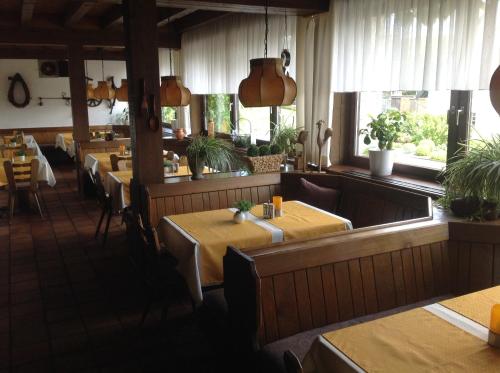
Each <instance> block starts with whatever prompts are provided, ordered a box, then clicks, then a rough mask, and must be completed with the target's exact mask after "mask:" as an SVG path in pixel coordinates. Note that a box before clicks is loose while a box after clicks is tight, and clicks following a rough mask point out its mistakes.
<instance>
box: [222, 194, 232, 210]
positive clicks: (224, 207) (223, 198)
mask: <svg viewBox="0 0 500 373" xmlns="http://www.w3.org/2000/svg"><path fill="white" fill-rule="evenodd" d="M229 207H233V205H232V204H231V205H229V204H228V203H227V190H220V191H219V208H221V209H227V208H229Z"/></svg>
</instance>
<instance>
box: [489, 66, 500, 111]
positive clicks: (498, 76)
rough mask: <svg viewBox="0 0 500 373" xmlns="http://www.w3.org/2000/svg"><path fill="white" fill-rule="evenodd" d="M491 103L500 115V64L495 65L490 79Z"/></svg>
mask: <svg viewBox="0 0 500 373" xmlns="http://www.w3.org/2000/svg"><path fill="white" fill-rule="evenodd" d="M490 99H491V104H492V105H493V107H494V108H495V110H496V111H497V113H498V114H499V115H500V66H498V67H497V69H496V70H495V72H494V73H493V76H492V77H491V81H490Z"/></svg>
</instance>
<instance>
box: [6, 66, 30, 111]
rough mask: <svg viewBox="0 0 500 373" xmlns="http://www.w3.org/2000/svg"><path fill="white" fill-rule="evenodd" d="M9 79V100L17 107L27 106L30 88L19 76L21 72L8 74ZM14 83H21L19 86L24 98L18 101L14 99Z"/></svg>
mask: <svg viewBox="0 0 500 373" xmlns="http://www.w3.org/2000/svg"><path fill="white" fill-rule="evenodd" d="M9 80H10V85H9V91H8V99H9V102H10V103H11V104H12V105H14V106H15V107H17V108H24V107H26V106H28V105H29V103H30V101H31V95H30V90H29V88H28V85H27V84H26V82H25V81H24V79H23V77H22V76H21V74H19V73H16V74H15V75H14V76H9ZM16 84H21V88H22V90H23V93H24V100H22V101H20V102H18V101H16V98H15V95H14V91H15V89H16Z"/></svg>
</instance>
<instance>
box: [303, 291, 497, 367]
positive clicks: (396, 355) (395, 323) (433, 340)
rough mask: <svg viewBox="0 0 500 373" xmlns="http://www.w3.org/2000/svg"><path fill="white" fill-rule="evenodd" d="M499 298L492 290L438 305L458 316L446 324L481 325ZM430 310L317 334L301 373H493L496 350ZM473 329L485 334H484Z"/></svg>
mask: <svg viewBox="0 0 500 373" xmlns="http://www.w3.org/2000/svg"><path fill="white" fill-rule="evenodd" d="M499 294H500V287H496V288H494V289H488V290H486V291H483V292H478V293H474V294H468V295H466V296H463V297H459V298H454V299H451V300H448V301H444V302H441V303H440V304H439V305H445V307H446V308H449V309H450V310H453V311H455V309H456V310H457V311H455V312H457V313H458V315H457V314H456V313H454V312H452V313H451V314H452V316H451V317H452V318H456V317H460V314H462V313H463V315H470V316H471V317H470V319H471V320H474V321H476V320H475V319H477V320H480V321H481V322H480V323H483V322H484V319H485V313H488V318H489V312H490V310H491V306H492V305H493V304H494V303H496V302H498V296H499ZM439 305H438V306H439ZM433 306H434V305H433ZM433 306H430V307H431V308H428V307H426V308H417V309H414V310H411V311H408V312H403V313H399V314H396V315H393V316H390V317H385V318H382V319H378V320H375V321H372V322H368V323H364V324H359V325H355V326H351V327H348V328H345V329H341V330H337V331H333V332H330V333H325V334H323V335H322V336H321V337H318V339H316V340H315V342H314V343H313V345H312V346H311V349H310V351H309V352H308V354H307V355H306V357H305V359H304V362H303V365H304V371H305V372H307V373H312V372H315V373H323V372H330V371H332V372H353V371H356V369H355V368H361V369H363V370H365V371H367V372H409V371H411V372H428V371H440V372H452V371H453V372H494V371H499V369H500V349H496V348H493V347H490V346H489V345H488V344H487V343H486V341H485V340H483V339H480V338H478V337H477V336H475V335H473V334H471V333H470V332H469V331H466V328H465V327H463V326H460V327H459V326H458V325H463V324H461V323H457V324H455V325H454V324H453V323H451V322H450V321H449V320H446V319H445V317H444V316H439V315H438V314H435V313H433V312H431V311H430V310H431V309H434V308H432V307H433ZM446 308H444V309H446ZM458 310H461V312H458ZM446 317H449V316H446ZM472 324H474V323H472ZM487 324H489V321H488V323H487ZM456 325H457V326H456ZM474 325H477V327H478V328H482V329H483V330H484V331H485V333H486V330H487V329H485V328H483V327H482V326H480V325H478V324H474ZM475 328H476V327H475ZM486 335H487V333H486Z"/></svg>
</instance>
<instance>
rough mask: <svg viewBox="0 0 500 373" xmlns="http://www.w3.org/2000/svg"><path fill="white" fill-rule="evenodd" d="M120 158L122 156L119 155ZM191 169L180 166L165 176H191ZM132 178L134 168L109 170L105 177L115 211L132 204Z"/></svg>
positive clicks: (207, 169) (207, 170)
mask: <svg viewBox="0 0 500 373" xmlns="http://www.w3.org/2000/svg"><path fill="white" fill-rule="evenodd" d="M119 158H120V156H119ZM210 172H211V170H210V169H209V168H208V167H205V169H204V171H203V173H204V174H207V173H210ZM190 175H191V171H190V170H189V167H188V166H179V170H178V171H177V172H167V171H165V172H164V174H163V176H164V178H170V177H180V176H190ZM131 179H132V170H123V171H108V172H106V174H105V177H104V188H105V190H106V192H107V193H108V194H109V195H110V196H111V197H112V198H111V201H112V205H113V211H115V212H118V211H121V210H123V209H124V208H125V207H127V206H130V180H131Z"/></svg>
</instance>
